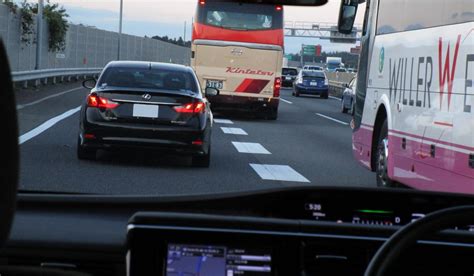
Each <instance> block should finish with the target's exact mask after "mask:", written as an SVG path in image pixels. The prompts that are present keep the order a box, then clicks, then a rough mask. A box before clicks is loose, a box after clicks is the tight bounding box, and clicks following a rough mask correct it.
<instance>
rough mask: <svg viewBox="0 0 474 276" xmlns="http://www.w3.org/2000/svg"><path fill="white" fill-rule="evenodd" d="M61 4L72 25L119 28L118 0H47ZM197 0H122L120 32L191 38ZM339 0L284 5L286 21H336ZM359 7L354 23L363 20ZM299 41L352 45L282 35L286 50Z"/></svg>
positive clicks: (293, 48) (335, 47) (325, 45)
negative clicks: (313, 5) (307, 5)
mask: <svg viewBox="0 0 474 276" xmlns="http://www.w3.org/2000/svg"><path fill="white" fill-rule="evenodd" d="M50 2H52V3H59V4H60V5H63V6H64V7H65V8H66V10H67V13H68V14H69V16H70V17H69V21H70V22H71V23H74V24H83V25H88V26H95V27H97V28H99V29H105V30H109V31H117V30H118V18H119V9H120V4H119V3H120V2H119V0H50ZM196 4H197V0H123V11H124V13H123V32H124V33H127V34H133V35H138V36H145V35H146V36H154V35H160V36H164V35H167V36H169V37H179V36H184V29H185V27H184V26H185V22H186V39H187V40H189V39H190V37H191V21H192V18H193V16H194V12H195V8H196ZM339 4H340V1H338V0H329V3H327V4H326V5H324V6H321V7H292V6H285V14H284V16H285V18H284V19H285V22H288V21H307V22H331V23H335V22H337V15H338V10H339ZM362 11H363V8H359V12H358V15H357V22H356V23H360V22H362V16H363V14H362ZM301 44H314V45H316V44H321V45H322V47H323V51H336V50H346V51H347V50H349V48H350V47H353V46H354V45H353V44H333V43H330V42H329V41H327V40H320V39H316V38H289V37H286V38H285V52H286V53H297V52H299V50H300V49H301Z"/></svg>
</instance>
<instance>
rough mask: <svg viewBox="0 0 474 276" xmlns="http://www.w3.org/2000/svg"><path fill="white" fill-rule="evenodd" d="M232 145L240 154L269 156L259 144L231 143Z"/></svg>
mask: <svg viewBox="0 0 474 276" xmlns="http://www.w3.org/2000/svg"><path fill="white" fill-rule="evenodd" d="M232 144H233V145H234V147H235V148H236V149H237V151H238V152H240V153H255V154H271V153H270V152H269V151H268V150H267V149H266V148H264V147H263V146H262V145H260V144H259V143H242V142H232Z"/></svg>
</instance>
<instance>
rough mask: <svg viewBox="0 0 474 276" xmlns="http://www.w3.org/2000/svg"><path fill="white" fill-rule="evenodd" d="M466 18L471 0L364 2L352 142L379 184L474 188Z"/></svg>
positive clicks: (473, 60) (471, 34) (472, 53)
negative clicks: (374, 173) (364, 9)
mask: <svg viewBox="0 0 474 276" xmlns="http://www.w3.org/2000/svg"><path fill="white" fill-rule="evenodd" d="M362 1H363V0H362ZM362 1H361V0H358V1H357V0H355V1H354V0H349V1H342V5H341V9H340V15H339V24H338V25H339V31H340V32H342V33H349V32H350V30H351V29H352V26H353V20H354V17H355V14H356V10H357V6H358V4H360V3H361V2H362ZM427 7H429V9H428V8H427ZM473 22H474V12H473V4H472V0H416V1H410V0H390V1H385V0H370V1H369V0H367V1H366V11H365V19H364V26H363V34H362V38H361V46H362V48H361V53H360V60H359V72H358V82H357V88H356V105H355V114H354V117H353V120H352V123H351V125H352V127H353V143H352V148H353V153H354V156H355V158H356V159H357V160H358V161H360V163H362V164H363V165H364V166H365V167H367V168H368V169H371V170H373V171H375V172H376V178H377V184H378V185H380V186H393V185H398V184H403V185H405V186H409V187H412V188H416V189H422V190H432V191H445V192H459V193H470V194H474V84H473V81H474V23H473Z"/></svg>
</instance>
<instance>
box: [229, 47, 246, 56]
mask: <svg viewBox="0 0 474 276" xmlns="http://www.w3.org/2000/svg"><path fill="white" fill-rule="evenodd" d="M230 53H231V54H233V55H235V56H241V55H242V54H243V53H244V51H242V49H239V48H234V49H232V51H230Z"/></svg>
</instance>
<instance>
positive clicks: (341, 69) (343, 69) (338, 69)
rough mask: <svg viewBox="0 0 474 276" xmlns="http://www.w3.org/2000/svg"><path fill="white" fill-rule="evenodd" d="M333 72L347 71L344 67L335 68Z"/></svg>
mask: <svg viewBox="0 0 474 276" xmlns="http://www.w3.org/2000/svg"><path fill="white" fill-rule="evenodd" d="M335 72H339V73H345V72H347V70H346V68H336V70H335Z"/></svg>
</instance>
